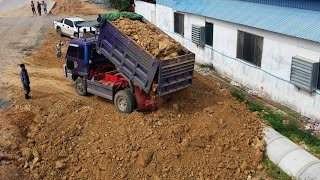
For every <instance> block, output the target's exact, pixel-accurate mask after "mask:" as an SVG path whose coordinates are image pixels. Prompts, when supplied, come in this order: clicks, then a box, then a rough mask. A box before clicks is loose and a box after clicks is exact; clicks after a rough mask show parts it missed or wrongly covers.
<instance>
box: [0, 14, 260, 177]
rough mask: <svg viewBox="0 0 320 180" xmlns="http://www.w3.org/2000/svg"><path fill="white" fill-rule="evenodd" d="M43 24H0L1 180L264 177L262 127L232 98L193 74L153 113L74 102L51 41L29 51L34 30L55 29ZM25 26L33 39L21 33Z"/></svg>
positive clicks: (91, 101) (24, 21)
mask: <svg viewBox="0 0 320 180" xmlns="http://www.w3.org/2000/svg"><path fill="white" fill-rule="evenodd" d="M58 12H59V11H58ZM35 18H38V17H35ZM41 18H42V17H41ZM44 18H47V19H44V20H43V19H40V18H39V19H38V21H34V20H35V19H34V18H31V17H22V20H21V22H20V20H19V22H20V23H19V24H17V23H14V22H15V21H14V18H10V17H6V18H2V19H1V22H3V23H7V24H10V26H9V27H1V28H2V29H3V30H4V31H1V32H3V33H7V34H6V35H7V36H8V37H7V36H5V37H4V36H0V38H2V39H1V41H2V42H5V43H6V45H1V47H0V48H1V55H2V59H1V61H0V63H1V65H2V64H4V66H3V67H4V68H3V69H2V70H1V72H2V73H4V76H3V78H2V79H1V81H2V83H1V84H3V83H4V85H3V86H2V85H1V88H2V91H1V92H3V91H5V92H6V95H5V96H4V97H6V98H7V99H8V100H9V102H10V104H11V105H12V108H11V109H10V110H1V111H0V120H1V121H0V124H1V126H0V137H2V138H0V160H1V163H0V179H17V177H20V178H21V179H247V177H249V176H250V177H255V176H257V175H258V174H260V173H261V172H263V171H264V170H263V169H264V165H262V164H261V159H262V157H263V151H264V143H263V141H262V140H261V139H262V124H261V122H260V121H259V119H258V116H257V114H252V113H251V112H249V111H248V109H247V107H246V105H245V104H243V103H239V102H237V101H236V100H235V99H233V98H232V97H231V96H230V93H229V92H228V90H226V89H221V88H220V87H219V86H218V85H217V84H215V83H214V82H211V81H209V80H208V79H206V78H204V77H202V76H200V75H196V77H195V80H194V85H193V86H192V87H191V88H188V89H186V90H183V91H180V92H178V93H175V94H173V95H172V97H171V101H170V102H169V103H167V104H165V105H164V106H163V107H161V108H159V110H156V111H153V112H133V113H131V114H120V113H118V112H116V110H115V108H114V106H113V103H112V102H110V101H106V100H104V99H102V98H98V97H95V96H88V97H80V96H78V95H77V94H76V93H75V91H74V86H73V84H72V82H69V81H67V80H66V79H65V78H64V77H63V72H62V68H61V64H62V63H63V59H57V58H56V57H55V55H54V49H53V46H54V45H55V43H56V41H57V40H58V38H57V36H56V35H55V33H52V34H49V35H47V36H46V37H50V38H52V39H53V40H50V41H44V46H42V48H41V49H37V50H34V49H33V48H34V47H35V45H37V44H39V43H40V42H42V41H41V40H42V38H41V37H43V36H42V35H41V33H42V32H45V31H48V29H47V28H46V26H42V27H38V26H37V24H38V25H39V22H43V24H45V23H46V22H47V21H50V22H47V23H51V20H49V19H50V18H51V17H44ZM52 18H54V17H52ZM27 21H28V22H29V23H28V22H27ZM32 23H34V24H32ZM20 24H21V25H20ZM22 25H23V26H22ZM48 25H49V24H48ZM31 27H34V28H36V29H37V33H34V32H29V31H25V29H29V28H31ZM6 29H7V31H8V32H6V31H5V30H6ZM8 29H10V31H9V30H8ZM21 29H23V30H21ZM11 31H14V32H15V33H12V32H11ZM48 32H50V31H48ZM17 33H19V34H17ZM15 34H16V35H15ZM37 34H38V35H37ZM39 34H40V36H39ZM10 37H11V38H10ZM10 43H14V44H10ZM2 48H4V49H2ZM23 49H25V50H24V51H23ZM29 50H30V51H29ZM30 52H32V55H31V56H30V57H27V58H26V56H27V55H29V54H30ZM9 58H10V59H12V60H10V62H8V63H6V61H7V59H9ZM25 58H26V59H25ZM21 61H25V62H26V64H27V68H28V70H29V74H30V78H31V89H32V92H31V96H32V99H31V100H29V101H25V100H23V98H22V97H23V92H22V89H21V86H20V82H19V77H18V73H19V67H18V66H17V64H18V63H20V62H21Z"/></svg>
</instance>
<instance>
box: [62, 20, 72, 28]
mask: <svg viewBox="0 0 320 180" xmlns="http://www.w3.org/2000/svg"><path fill="white" fill-rule="evenodd" d="M64 23H65V24H66V25H68V26H70V27H73V22H72V21H70V20H68V19H65V20H64Z"/></svg>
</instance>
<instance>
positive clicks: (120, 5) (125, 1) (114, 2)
mask: <svg viewBox="0 0 320 180" xmlns="http://www.w3.org/2000/svg"><path fill="white" fill-rule="evenodd" d="M108 2H109V5H110V6H111V7H113V8H116V9H118V10H119V11H130V9H131V3H130V0H109V1H108Z"/></svg>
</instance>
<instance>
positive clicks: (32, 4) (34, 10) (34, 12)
mask: <svg viewBox="0 0 320 180" xmlns="http://www.w3.org/2000/svg"><path fill="white" fill-rule="evenodd" d="M30 6H31V10H32V13H33V16H34V15H37V13H36V9H35V8H34V3H33V1H31V5H30Z"/></svg>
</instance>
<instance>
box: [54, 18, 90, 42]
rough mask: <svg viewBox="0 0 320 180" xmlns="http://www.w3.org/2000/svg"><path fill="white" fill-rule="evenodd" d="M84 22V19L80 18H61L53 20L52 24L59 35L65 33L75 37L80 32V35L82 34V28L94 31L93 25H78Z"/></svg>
mask: <svg viewBox="0 0 320 180" xmlns="http://www.w3.org/2000/svg"><path fill="white" fill-rule="evenodd" d="M84 22H86V21H85V20H84V19H81V18H63V19H62V20H56V21H53V26H54V28H55V29H56V32H57V33H58V34H59V36H63V35H65V36H69V37H71V38H77V37H78V33H80V36H82V34H83V30H84V29H86V31H87V32H91V33H95V32H96V29H95V28H93V27H82V26H79V24H81V23H84Z"/></svg>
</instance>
